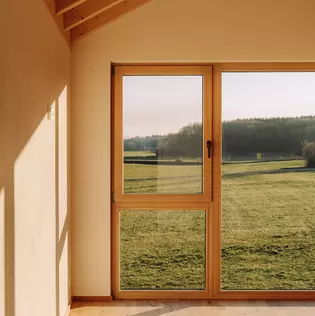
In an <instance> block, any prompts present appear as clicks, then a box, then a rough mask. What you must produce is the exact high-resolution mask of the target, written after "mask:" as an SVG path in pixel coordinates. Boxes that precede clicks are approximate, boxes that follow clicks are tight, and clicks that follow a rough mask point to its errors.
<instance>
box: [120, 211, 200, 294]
mask: <svg viewBox="0 0 315 316" xmlns="http://www.w3.org/2000/svg"><path fill="white" fill-rule="evenodd" d="M205 258H206V212H205V211H191V210H189V211H188V210H184V211H177V210H176V211H175V210H170V211H169V210H167V211H156V210H154V211H152V210H146V211H143V210H139V211H138V210H132V211H131V210H122V211H120V288H121V289H122V290H144V289H149V290H163V289H164V290H166V289H171V290H175V289H180V290H190V289H193V290H203V289H205V283H206V272H205V269H206V263H205V260H206V259H205Z"/></svg>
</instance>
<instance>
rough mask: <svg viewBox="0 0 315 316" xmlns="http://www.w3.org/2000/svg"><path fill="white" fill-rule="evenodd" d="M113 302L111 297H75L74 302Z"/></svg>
mask: <svg viewBox="0 0 315 316" xmlns="http://www.w3.org/2000/svg"><path fill="white" fill-rule="evenodd" d="M112 300H113V297H112V296H111V295H109V296H73V302H110V301H112Z"/></svg>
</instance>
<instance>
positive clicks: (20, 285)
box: [14, 102, 56, 315]
mask: <svg viewBox="0 0 315 316" xmlns="http://www.w3.org/2000/svg"><path fill="white" fill-rule="evenodd" d="M55 106H56V103H55V102H54V103H53V104H52V110H54V109H55ZM47 114H48V113H46V114H45V115H44V116H43V119H42V120H41V122H40V123H39V124H38V126H37V128H36V130H35V131H34V132H33V134H32V136H31V137H30V138H29V140H28V142H27V143H26V145H25V146H24V148H23V150H22V151H21V153H20V155H19V156H18V158H17V159H16V161H15V165H14V244H15V249H14V253H15V306H16V315H31V314H32V310H31V309H32V306H37V305H38V300H40V299H41V298H42V297H43V295H45V296H46V297H48V299H47V300H46V305H47V310H50V311H52V313H53V311H54V310H55V308H56V302H55V287H56V286H55V283H56V281H55V274H54V271H55V270H56V266H55V258H56V257H55V241H56V225H55V223H56V217H55V216H56V204H55V121H53V120H51V119H49V117H48V115H47ZM26 289H32V290H26ZM43 289H45V291H44V292H43ZM25 306H26V307H28V308H29V310H27V309H25Z"/></svg>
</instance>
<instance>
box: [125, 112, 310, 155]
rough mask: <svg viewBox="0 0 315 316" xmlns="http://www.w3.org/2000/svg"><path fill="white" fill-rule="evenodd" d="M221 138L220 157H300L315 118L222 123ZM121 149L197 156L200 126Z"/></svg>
mask: <svg viewBox="0 0 315 316" xmlns="http://www.w3.org/2000/svg"><path fill="white" fill-rule="evenodd" d="M222 136H223V148H222V150H223V156H237V155H248V154H255V153H278V154H283V155H302V148H303V147H304V145H305V144H306V143H308V142H315V116H302V117H295V118H292V117H291V118H265V119H262V118H253V119H238V120H233V121H224V122H223V124H222ZM124 150H125V151H152V152H156V153H157V155H164V156H169V157H173V156H174V157H175V156H191V157H192V156H195V157H198V156H201V153H202V125H201V124H200V123H194V124H189V125H187V126H184V127H182V128H181V129H180V130H179V131H178V132H177V133H171V134H168V135H153V136H147V137H133V138H130V139H126V140H124Z"/></svg>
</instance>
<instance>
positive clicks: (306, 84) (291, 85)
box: [123, 72, 315, 138]
mask: <svg viewBox="0 0 315 316" xmlns="http://www.w3.org/2000/svg"><path fill="white" fill-rule="evenodd" d="M222 80H223V82H222V103H223V104H222V107H223V109H222V111H223V113H222V116H223V120H234V119H238V118H253V117H259V118H261V117H278V116H281V117H289V116H301V115H315V72H314V73H311V72H310V73H305V72H304V73H301V72H299V73H293V72H289V73H288V72H286V73H279V72H278V73H224V74H223V78H222ZM202 89H203V87H202V77H201V76H125V77H124V78H123V111H124V138H129V137H134V136H151V135H154V134H158V135H165V134H168V133H172V132H177V131H178V130H179V129H180V128H181V127H183V126H185V125H187V124H190V123H194V122H199V123H200V122H202Z"/></svg>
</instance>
